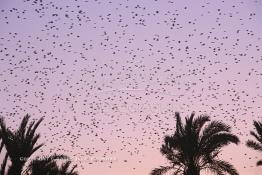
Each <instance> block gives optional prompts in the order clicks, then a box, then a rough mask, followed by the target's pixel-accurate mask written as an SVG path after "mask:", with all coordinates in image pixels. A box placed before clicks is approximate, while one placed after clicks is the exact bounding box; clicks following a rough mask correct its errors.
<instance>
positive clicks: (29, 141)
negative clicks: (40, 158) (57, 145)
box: [0, 115, 43, 175]
mask: <svg viewBox="0 0 262 175" xmlns="http://www.w3.org/2000/svg"><path fill="white" fill-rule="evenodd" d="M29 118H30V116H29V115H26V116H25V117H24V118H23V119H22V122H21V124H20V126H19V128H18V129H17V130H15V131H11V130H10V129H9V128H8V127H6V124H5V121H4V119H3V118H0V129H1V130H0V138H1V140H2V144H1V149H2V148H3V147H5V148H6V157H5V160H4V162H3V164H2V167H1V173H2V174H4V172H5V165H6V161H7V158H10V160H11V162H12V164H11V166H10V167H9V169H8V173H7V174H8V175H20V174H21V172H22V168H23V166H24V164H25V163H26V160H27V159H28V158H29V157H30V156H31V155H32V154H33V153H34V152H36V151H37V150H38V149H39V148H41V147H42V146H43V144H39V145H36V142H37V141H38V139H39V137H40V135H39V134H35V132H36V129H37V127H38V126H39V124H40V123H41V122H42V120H43V118H40V119H39V120H38V121H37V122H35V121H33V122H31V123H30V124H29V125H28V122H29ZM27 125H28V126H27Z"/></svg>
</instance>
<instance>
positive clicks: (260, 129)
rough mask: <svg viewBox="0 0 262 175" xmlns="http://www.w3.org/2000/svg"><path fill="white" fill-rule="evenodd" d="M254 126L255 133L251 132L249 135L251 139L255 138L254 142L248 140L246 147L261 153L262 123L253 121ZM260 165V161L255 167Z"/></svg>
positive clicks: (261, 162)
mask: <svg viewBox="0 0 262 175" xmlns="http://www.w3.org/2000/svg"><path fill="white" fill-rule="evenodd" d="M254 126H255V129H256V132H257V133H255V132H254V131H251V132H250V134H251V135H252V136H253V137H255V139H256V141H253V140H248V141H247V143H246V145H247V146H248V147H250V148H252V149H254V150H257V151H260V152H262V122H258V121H254ZM261 165H262V160H259V161H258V162H257V166H261Z"/></svg>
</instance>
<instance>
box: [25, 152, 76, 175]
mask: <svg viewBox="0 0 262 175" xmlns="http://www.w3.org/2000/svg"><path fill="white" fill-rule="evenodd" d="M61 159H66V161H65V162H64V163H62V165H61V166H58V164H57V160H61ZM70 165H71V161H70V160H69V158H68V157H67V156H66V155H63V154H62V155H57V154H54V155H51V156H48V157H44V158H42V159H41V158H40V157H36V158H35V159H34V160H32V161H31V162H30V163H29V165H28V167H27V169H26V170H25V174H26V175H78V172H77V171H75V168H76V165H74V166H72V167H71V168H70Z"/></svg>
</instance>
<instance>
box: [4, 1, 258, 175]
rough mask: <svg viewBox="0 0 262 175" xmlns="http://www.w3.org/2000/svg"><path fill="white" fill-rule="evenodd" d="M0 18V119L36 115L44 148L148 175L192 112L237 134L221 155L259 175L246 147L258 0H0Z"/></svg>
mask: <svg viewBox="0 0 262 175" xmlns="http://www.w3.org/2000/svg"><path fill="white" fill-rule="evenodd" d="M0 14H1V15H0V82H1V83H0V102H1V105H0V115H1V116H4V117H5V118H6V122H7V123H8V124H9V125H11V126H12V127H15V126H16V125H17V124H18V123H19V122H20V120H21V118H22V117H23V116H24V115H25V114H26V113H29V114H31V115H32V118H34V119H37V118H39V117H41V116H44V117H45V120H44V122H43V123H42V125H41V126H40V128H39V130H38V131H39V132H40V133H41V134H42V138H41V142H45V143H46V145H45V146H44V147H43V149H42V152H43V153H44V154H51V153H55V152H56V153H65V154H68V155H69V156H71V158H73V159H74V158H75V159H81V160H76V161H75V163H77V164H78V165H79V166H78V170H79V172H80V174H82V175H89V174H92V175H104V174H107V175H120V174H121V175H122V174H128V175H129V174H130V175H145V174H148V173H149V172H150V170H152V169H153V168H155V167H158V166H159V165H164V164H165V163H166V162H165V159H164V158H163V157H162V156H161V155H160V152H159V148H160V146H161V143H162V141H163V137H164V135H166V134H171V133H172V132H173V130H174V126H175V120H174V112H175V111H179V112H181V113H182V115H183V116H187V115H189V114H190V113H191V112H192V111H196V114H197V115H200V114H208V115H210V116H211V118H212V119H214V120H223V121H224V122H225V123H227V124H230V125H231V126H232V127H233V132H234V133H235V134H238V135H239V136H240V138H241V144H240V145H239V146H234V145H231V146H228V147H227V148H225V149H224V152H222V154H221V155H220V157H222V158H224V159H226V160H229V161H230V162H231V163H232V164H234V165H235V167H236V168H237V170H238V171H239V172H240V174H241V175H257V174H258V173H259V172H261V171H262V168H261V167H256V166H255V164H256V161H257V159H258V158H260V157H261V154H259V153H257V152H255V151H252V150H250V149H248V148H246V147H245V141H246V140H247V139H248V138H250V136H249V132H250V130H252V129H253V126H252V122H253V120H262V118H261V116H262V109H261V104H262V91H261V88H262V81H261V80H262V54H261V46H262V42H261V37H262V36H261V31H262V22H261V19H262V1H261V0H255V1H253V0H243V1H239V0H224V1H221V0H219V1H218V0H209V1H208V0H205V1H204V0H203V1H202V0H201V1H200V0H191V1H189V0H183V1H182V0H181V1H178V0H177V1H175V0H174V1H173V0H146V1H142V0H140V1H139V0H111V1H108V0H85V1H84V0H83V1H80V0H68V1H48V0H43V2H42V1H41V0H35V1H32V0H24V1H22V0H12V1H10V0H1V1H0ZM42 152H39V153H38V154H37V155H41V154H42ZM92 158H96V159H97V160H101V159H103V158H105V159H111V161H102V162H99V161H98V162H97V161H94V160H91V159H92ZM85 159H86V160H85Z"/></svg>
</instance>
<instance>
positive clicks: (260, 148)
mask: <svg viewBox="0 0 262 175" xmlns="http://www.w3.org/2000/svg"><path fill="white" fill-rule="evenodd" d="M246 145H247V146H248V147H250V148H252V149H254V150H256V151H262V144H260V143H258V142H255V141H253V140H248V141H247V142H246Z"/></svg>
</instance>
